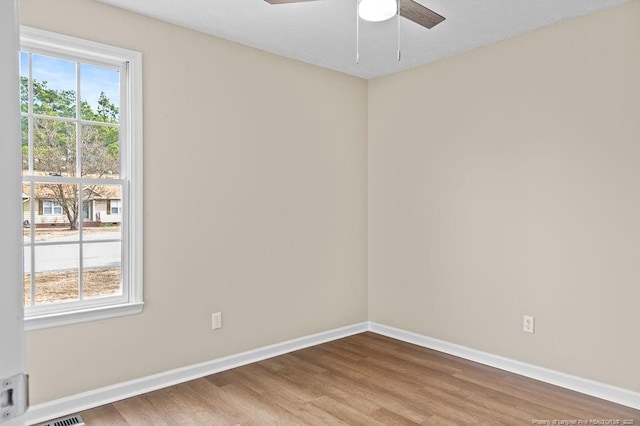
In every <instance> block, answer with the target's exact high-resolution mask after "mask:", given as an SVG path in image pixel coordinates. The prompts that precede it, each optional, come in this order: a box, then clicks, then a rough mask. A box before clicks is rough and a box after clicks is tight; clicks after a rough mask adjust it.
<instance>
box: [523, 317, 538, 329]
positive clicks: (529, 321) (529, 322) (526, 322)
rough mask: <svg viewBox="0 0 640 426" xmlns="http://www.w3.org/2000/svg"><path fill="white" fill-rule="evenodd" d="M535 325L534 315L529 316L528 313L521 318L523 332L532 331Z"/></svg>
mask: <svg viewBox="0 0 640 426" xmlns="http://www.w3.org/2000/svg"><path fill="white" fill-rule="evenodd" d="M535 327H536V319H535V318H534V317H530V316H529V315H525V316H524V318H523V320H522V331H524V332H525V333H534V332H535Z"/></svg>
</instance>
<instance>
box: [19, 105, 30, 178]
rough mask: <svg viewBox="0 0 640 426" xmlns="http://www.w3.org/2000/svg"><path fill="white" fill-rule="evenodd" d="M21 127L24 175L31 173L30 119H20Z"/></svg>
mask: <svg viewBox="0 0 640 426" xmlns="http://www.w3.org/2000/svg"><path fill="white" fill-rule="evenodd" d="M20 127H21V129H22V136H21V141H20V142H21V145H22V174H25V173H27V172H28V171H29V119H28V118H27V117H22V118H21V119H20Z"/></svg>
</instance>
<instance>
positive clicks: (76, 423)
mask: <svg viewBox="0 0 640 426" xmlns="http://www.w3.org/2000/svg"><path fill="white" fill-rule="evenodd" d="M42 426H85V424H84V421H82V417H80V416H69V417H63V418H61V419H58V420H52V421H51V422H49V423H45V424H43V425H42Z"/></svg>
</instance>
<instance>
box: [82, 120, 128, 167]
mask: <svg viewBox="0 0 640 426" xmlns="http://www.w3.org/2000/svg"><path fill="white" fill-rule="evenodd" d="M81 135H82V176H85V177H92V178H98V177H100V178H114V179H118V178H119V177H120V137H119V129H118V128H117V127H107V126H91V125H83V126H82V133H81Z"/></svg>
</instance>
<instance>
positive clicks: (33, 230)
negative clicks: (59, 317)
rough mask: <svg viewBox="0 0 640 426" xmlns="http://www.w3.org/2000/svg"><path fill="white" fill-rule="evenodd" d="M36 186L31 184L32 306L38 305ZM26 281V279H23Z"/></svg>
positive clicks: (30, 284) (30, 288) (30, 291)
mask: <svg viewBox="0 0 640 426" xmlns="http://www.w3.org/2000/svg"><path fill="white" fill-rule="evenodd" d="M35 194H36V189H35V184H33V183H32V184H29V205H30V209H29V219H30V221H31V223H30V224H29V229H30V231H31V232H30V234H31V235H30V237H31V246H30V247H29V256H30V258H31V262H30V265H29V266H30V271H29V272H30V282H29V293H30V294H31V299H30V301H31V306H35V305H36V246H35V242H36V212H35V199H36V197H35ZM23 281H24V279H23Z"/></svg>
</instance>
